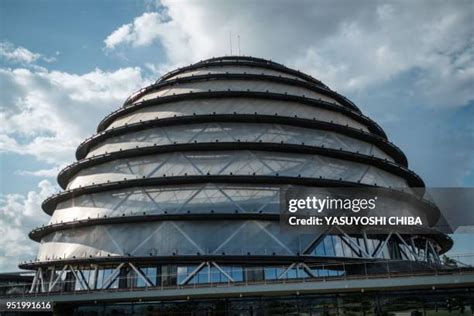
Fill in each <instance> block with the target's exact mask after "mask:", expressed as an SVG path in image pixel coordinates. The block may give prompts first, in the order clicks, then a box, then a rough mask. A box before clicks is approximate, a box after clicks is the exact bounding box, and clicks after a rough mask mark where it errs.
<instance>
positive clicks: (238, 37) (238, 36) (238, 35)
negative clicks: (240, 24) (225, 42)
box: [237, 34, 240, 56]
mask: <svg viewBox="0 0 474 316" xmlns="http://www.w3.org/2000/svg"><path fill="white" fill-rule="evenodd" d="M237 39H238V42H237V43H238V45H239V56H240V34H237Z"/></svg>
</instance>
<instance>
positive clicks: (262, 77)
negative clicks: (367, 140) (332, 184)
mask: <svg viewBox="0 0 474 316" xmlns="http://www.w3.org/2000/svg"><path fill="white" fill-rule="evenodd" d="M214 80H246V81H267V82H273V83H280V84H286V85H289V86H294V87H301V88H305V89H308V90H310V91H314V92H318V93H321V94H322V95H324V96H327V97H331V98H333V99H334V100H335V101H338V102H339V103H341V104H340V105H341V106H343V107H346V108H349V109H351V110H353V111H356V112H359V113H360V110H359V108H358V107H356V106H355V105H354V104H353V103H352V102H348V100H347V99H346V98H344V97H342V96H341V95H340V94H338V93H337V92H335V91H332V90H330V89H329V88H327V87H325V86H321V85H318V84H315V83H312V82H308V81H306V80H298V79H294V78H288V77H282V76H275V75H267V74H263V73H262V74H256V73H208V74H203V75H193V76H186V77H180V78H174V79H170V80H164V81H159V82H157V83H155V84H152V85H150V86H148V87H146V88H143V89H141V90H140V91H139V92H138V93H135V94H134V96H133V97H132V99H127V101H125V104H124V106H131V105H132V104H133V102H134V101H135V100H137V99H139V98H141V97H142V96H144V95H146V94H148V93H150V92H152V91H155V90H158V89H160V88H163V87H169V86H173V85H176V84H180V83H192V82H203V81H214Z"/></svg>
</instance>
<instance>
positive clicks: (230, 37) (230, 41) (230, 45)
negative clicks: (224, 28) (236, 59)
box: [229, 32, 232, 56]
mask: <svg viewBox="0 0 474 316" xmlns="http://www.w3.org/2000/svg"><path fill="white" fill-rule="evenodd" d="M229 47H230V55H231V56H232V32H229Z"/></svg>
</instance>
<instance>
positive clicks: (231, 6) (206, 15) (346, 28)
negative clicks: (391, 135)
mask: <svg viewBox="0 0 474 316" xmlns="http://www.w3.org/2000/svg"><path fill="white" fill-rule="evenodd" d="M157 11H158V12H147V13H144V14H143V15H142V16H139V17H137V18H135V19H134V21H132V22H131V23H129V24H125V25H122V26H121V27H119V28H118V29H117V30H116V31H114V32H112V33H111V34H110V35H109V37H107V39H106V40H105V44H106V47H107V48H108V49H118V48H119V47H139V46H149V45H152V44H153V43H155V42H156V43H159V44H160V45H162V46H163V47H164V49H165V52H166V55H167V57H168V65H167V66H168V67H169V68H170V69H171V68H174V67H176V66H181V65H183V64H187V63H191V62H196V61H198V60H200V59H205V58H209V57H211V56H219V55H225V54H229V53H230V51H229V33H231V32H232V33H233V34H234V38H233V46H234V47H233V48H234V50H233V52H234V54H235V53H236V46H237V45H236V44H237V41H236V35H237V34H239V35H240V38H241V46H242V53H243V54H245V55H254V56H262V57H265V58H269V59H273V60H277V61H279V62H282V63H284V64H287V65H289V66H292V67H295V68H299V69H301V70H303V71H305V72H309V73H311V74H312V75H313V76H315V77H317V78H319V79H321V80H322V81H324V82H325V83H327V84H328V85H330V86H331V87H332V88H334V89H336V90H339V91H341V92H343V93H346V94H348V93H349V94H354V93H358V92H360V91H366V90H367V89H371V88H375V87H377V86H379V85H381V84H384V83H387V82H390V80H392V79H394V78H396V77H397V76H400V75H403V74H405V73H407V72H416V73H417V74H418V75H417V76H416V77H414V78H412V80H413V82H412V83H413V84H412V85H413V91H412V93H413V96H414V97H416V98H419V99H420V100H422V101H423V102H424V103H425V104H428V105H433V106H440V105H443V106H461V105H464V104H466V103H468V102H469V101H470V100H473V99H474V89H472V86H473V85H474V66H473V65H474V52H473V49H472V47H474V39H473V31H472V27H471V26H470V25H471V24H472V20H473V19H474V10H473V7H472V2H471V1H463V0H460V1H454V2H446V1H417V2H410V1H398V2H391V1H380V2H372V1H369V2H367V1H366V2H363V3H360V2H354V1H343V2H340V3H339V5H335V4H334V3H333V2H332V1H327V0H321V1H317V2H306V1H301V2H295V3H292V4H291V5H288V3H286V2H279V1H277V2H265V3H249V2H246V3H245V5H242V3H239V2H236V1H234V2H231V1H215V0H208V1H199V2H197V1H171V0H163V1H161V3H159V4H158V8H157Z"/></svg>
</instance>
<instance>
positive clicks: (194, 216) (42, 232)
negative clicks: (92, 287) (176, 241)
mask: <svg viewBox="0 0 474 316" xmlns="http://www.w3.org/2000/svg"><path fill="white" fill-rule="evenodd" d="M219 220H262V221H279V220H280V214H279V213H277V214H275V213H273V214H270V213H258V212H254V213H250V212H248V213H243V212H238V213H236V212H229V213H214V212H207V213H181V214H167V213H164V214H153V215H150V214H149V215H147V214H146V212H143V215H126V214H123V216H113V217H99V218H86V219H80V220H77V221H70V222H61V223H57V224H51V225H46V226H43V227H38V228H36V229H34V230H32V231H31V232H30V233H29V234H28V237H30V239H31V240H34V241H37V242H40V241H41V238H43V237H44V236H46V235H48V234H51V233H53V232H55V231H61V230H67V229H72V228H79V227H87V226H95V225H109V224H124V223H127V224H128V223H142V222H159V221H219Z"/></svg>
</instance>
